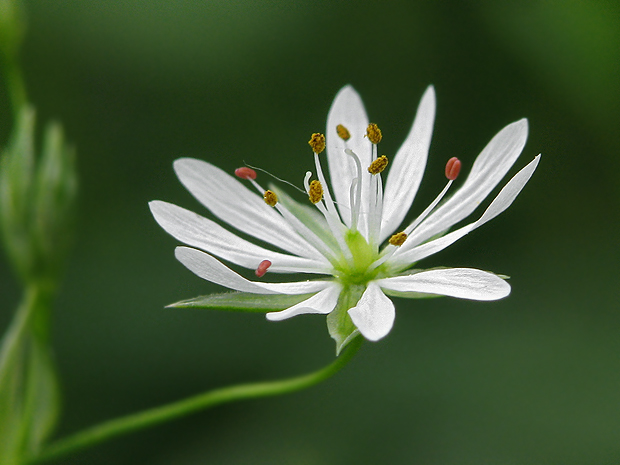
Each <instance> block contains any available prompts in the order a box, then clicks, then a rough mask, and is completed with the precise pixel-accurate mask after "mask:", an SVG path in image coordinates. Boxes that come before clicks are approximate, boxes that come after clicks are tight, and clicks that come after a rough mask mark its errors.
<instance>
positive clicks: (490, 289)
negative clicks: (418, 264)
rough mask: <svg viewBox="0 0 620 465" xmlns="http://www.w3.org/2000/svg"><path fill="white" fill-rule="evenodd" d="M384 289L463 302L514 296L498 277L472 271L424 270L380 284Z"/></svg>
mask: <svg viewBox="0 0 620 465" xmlns="http://www.w3.org/2000/svg"><path fill="white" fill-rule="evenodd" d="M377 283H378V284H379V286H381V287H382V288H383V289H389V290H393V291H397V292H421V293H424V294H438V295H447V296H450V297H458V298H460V299H471V300H497V299H501V298H503V297H506V296H507V295H508V294H510V284H508V283H507V282H506V281H504V280H503V279H502V278H500V277H499V276H497V275H494V274H493V273H489V272H487V271H482V270H475V269H471V268H448V269H442V270H430V271H422V272H420V273H416V274H412V275H409V276H396V277H394V278H385V279H380V280H378V281H377Z"/></svg>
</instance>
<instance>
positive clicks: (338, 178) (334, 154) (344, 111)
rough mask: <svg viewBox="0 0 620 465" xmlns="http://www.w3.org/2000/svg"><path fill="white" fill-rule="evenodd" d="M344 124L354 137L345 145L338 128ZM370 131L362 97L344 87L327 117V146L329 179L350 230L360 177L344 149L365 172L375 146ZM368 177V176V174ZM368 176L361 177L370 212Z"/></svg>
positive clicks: (363, 200) (364, 198)
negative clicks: (354, 186) (353, 198)
mask: <svg viewBox="0 0 620 465" xmlns="http://www.w3.org/2000/svg"><path fill="white" fill-rule="evenodd" d="M339 124H342V125H343V126H344V127H346V128H347V129H348V130H349V132H350V133H351V138H350V139H349V140H348V141H347V143H346V145H345V141H343V140H342V139H341V138H340V137H338V133H337V132H336V126H338V125H339ZM367 128H368V116H366V110H365V109H364V104H363V103H362V99H361V98H360V96H359V94H358V93H357V92H356V91H355V89H353V87H351V86H345V87H343V88H342V89H340V91H339V92H338V94H337V95H336V98H335V99H334V103H333V104H332V106H331V108H330V110H329V114H328V115H327V128H326V130H325V137H326V144H327V162H328V165H329V177H330V179H331V183H332V192H333V193H334V197H335V200H336V202H337V203H338V210H339V211H340V216H341V217H342V219H343V220H344V222H345V223H346V224H347V226H351V210H350V205H349V203H350V202H349V187H350V186H351V182H352V181H353V178H355V177H356V176H357V170H356V168H355V163H354V162H353V160H352V159H351V157H350V156H349V155H347V154H345V153H344V149H345V148H349V149H351V150H353V151H354V152H355V153H356V154H357V156H358V157H359V158H360V161H361V163H362V169H363V170H365V169H366V168H368V166H369V165H370V159H371V154H372V148H371V147H372V144H371V143H370V141H369V140H368V139H367V138H366V137H364V136H365V134H366V129H367ZM366 174H368V173H366ZM368 181H369V176H362V203H361V205H362V206H363V207H364V208H368V203H369V186H368V184H369V182H368Z"/></svg>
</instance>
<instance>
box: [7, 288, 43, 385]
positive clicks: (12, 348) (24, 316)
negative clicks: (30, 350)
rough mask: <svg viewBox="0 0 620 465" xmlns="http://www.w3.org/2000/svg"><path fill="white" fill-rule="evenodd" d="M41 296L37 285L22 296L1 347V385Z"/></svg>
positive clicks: (27, 289)
mask: <svg viewBox="0 0 620 465" xmlns="http://www.w3.org/2000/svg"><path fill="white" fill-rule="evenodd" d="M40 297H41V290H40V289H39V288H38V287H37V286H34V285H33V286H28V287H27V288H26V291H25V293H24V297H23V298H22V302H21V303H20V305H19V307H18V308H17V312H16V313H15V316H14V317H13V321H12V322H11V326H10V327H9V328H8V329H7V331H6V333H5V334H6V335H5V337H4V338H3V340H2V346H1V347H0V386H1V385H2V384H3V379H2V378H1V377H2V376H3V374H7V373H8V372H9V370H7V369H6V368H5V367H6V366H8V365H9V364H10V363H12V362H13V359H14V357H16V356H17V352H18V351H19V349H20V347H21V341H22V339H23V338H24V337H25V335H26V332H27V330H28V328H29V325H30V323H31V320H32V318H33V315H34V313H35V311H36V309H37V307H38V304H39V300H40Z"/></svg>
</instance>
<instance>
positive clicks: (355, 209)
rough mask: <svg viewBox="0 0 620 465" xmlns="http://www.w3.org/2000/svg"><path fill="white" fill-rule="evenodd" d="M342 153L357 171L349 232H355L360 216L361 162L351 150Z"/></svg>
mask: <svg viewBox="0 0 620 465" xmlns="http://www.w3.org/2000/svg"><path fill="white" fill-rule="evenodd" d="M344 152H345V153H346V154H347V155H349V156H350V157H351V158H353V161H354V162H355V167H356V169H357V178H356V179H357V185H356V186H355V188H356V191H357V192H356V193H355V199H352V200H356V201H355V202H351V231H355V230H357V223H358V221H359V216H360V206H361V205H360V203H361V200H362V162H361V161H360V159H359V157H358V156H357V155H356V153H355V152H354V151H353V150H351V149H345V151H344ZM351 186H353V184H351Z"/></svg>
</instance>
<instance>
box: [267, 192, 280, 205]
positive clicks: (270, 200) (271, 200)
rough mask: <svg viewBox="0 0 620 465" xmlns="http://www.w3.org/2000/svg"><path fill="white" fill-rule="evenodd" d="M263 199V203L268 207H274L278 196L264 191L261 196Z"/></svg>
mask: <svg viewBox="0 0 620 465" xmlns="http://www.w3.org/2000/svg"><path fill="white" fill-rule="evenodd" d="M263 199H265V203H266V204H267V205H269V206H270V207H275V206H276V204H277V203H278V196H277V195H276V193H275V192H274V191H269V190H267V191H265V193H264V194H263Z"/></svg>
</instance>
